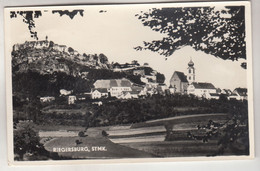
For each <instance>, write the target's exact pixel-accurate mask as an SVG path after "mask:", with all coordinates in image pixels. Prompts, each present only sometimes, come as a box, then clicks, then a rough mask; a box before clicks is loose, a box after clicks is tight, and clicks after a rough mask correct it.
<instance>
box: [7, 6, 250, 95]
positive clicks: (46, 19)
mask: <svg viewBox="0 0 260 171" xmlns="http://www.w3.org/2000/svg"><path fill="white" fill-rule="evenodd" d="M151 7H152V6H151V5H150V6H145V5H136V6H134V5H130V6H114V5H112V6H88V7H87V6H85V7H82V6H81V7H69V6H68V7H63V8H66V9H68V10H72V9H84V16H83V17H82V16H80V15H76V16H75V17H74V18H73V20H71V19H70V18H69V16H66V15H64V16H62V17H60V16H59V14H57V13H56V14H52V13H51V10H52V9H59V8H58V7H52V8H44V9H43V8H41V10H42V17H40V18H36V19H35V25H36V28H35V29H34V30H35V31H37V32H38V37H39V40H43V39H45V37H46V36H48V40H52V41H54V43H56V44H60V45H66V46H68V47H72V48H73V49H75V50H77V51H78V52H79V53H86V54H94V53H97V54H100V53H103V54H105V55H106V56H107V57H108V60H109V62H119V63H125V62H128V63H129V62H131V61H132V60H137V61H138V62H139V63H140V64H143V63H145V62H147V63H149V65H150V66H151V67H152V68H153V69H155V70H157V71H158V72H160V73H163V74H164V75H165V77H166V80H165V83H166V84H167V85H169V80H170V78H171V76H172V74H173V73H174V71H181V72H184V73H187V67H188V62H189V61H190V59H192V60H193V62H194V64H195V65H194V67H195V70H196V71H195V72H196V73H195V74H196V81H197V82H210V83H212V84H213V85H215V87H216V88H222V89H223V88H228V89H231V90H233V89H235V88H237V87H247V86H246V85H247V84H246V82H247V81H246V80H247V78H246V75H247V70H245V69H243V68H242V67H241V66H240V64H241V62H244V60H239V61H234V62H233V61H230V60H222V59H220V58H217V57H215V56H212V55H209V54H206V53H204V52H202V51H196V50H194V49H193V48H192V47H189V46H185V47H182V48H180V49H179V50H177V51H175V52H174V53H173V54H172V55H171V56H169V57H168V59H167V60H165V57H164V56H162V55H159V54H158V53H156V52H152V51H150V50H143V51H136V50H135V49H134V47H136V46H140V45H143V41H148V42H149V41H152V40H161V39H162V38H163V37H164V36H165V35H163V34H161V33H158V32H155V31H152V30H151V29H150V28H149V27H145V26H143V25H142V23H141V21H140V20H138V19H137V17H135V14H137V13H140V11H147V10H149V9H150V8H151ZM218 8H222V7H218ZM100 10H106V11H107V12H105V13H99V11H100ZM6 16H8V14H6ZM6 18H7V20H6V25H7V27H8V30H7V29H6V37H8V40H9V42H10V45H13V44H16V43H24V42H25V41H26V40H27V41H31V40H33V39H32V38H30V33H29V30H28V28H27V25H26V24H25V23H23V22H22V18H21V16H18V17H17V18H13V19H10V18H9V17H6ZM9 51H11V47H9Z"/></svg>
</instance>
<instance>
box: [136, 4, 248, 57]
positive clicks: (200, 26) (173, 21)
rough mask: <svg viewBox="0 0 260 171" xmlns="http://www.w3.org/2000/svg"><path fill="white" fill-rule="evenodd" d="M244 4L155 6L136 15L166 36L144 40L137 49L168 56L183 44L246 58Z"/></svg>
mask: <svg viewBox="0 0 260 171" xmlns="http://www.w3.org/2000/svg"><path fill="white" fill-rule="evenodd" d="M244 13H245V7H244V6H226V7H225V8H222V9H221V10H219V9H216V8H214V7H184V8H162V9H152V10H149V11H148V12H141V13H140V14H136V16H137V17H138V19H139V20H141V22H142V23H143V25H144V26H148V27H150V28H151V29H152V30H153V31H157V32H160V33H163V34H164V35H166V36H165V37H164V38H163V39H162V40H153V41H152V42H144V45H143V46H138V47H135V49H136V50H143V49H149V50H151V51H154V52H158V53H160V54H161V55H164V56H166V57H168V56H170V55H172V54H173V53H174V52H175V51H176V50H177V49H180V48H181V47H183V46H187V45H188V46H192V47H193V48H194V49H196V50H201V51H204V52H205V53H207V54H211V55H214V56H216V57H219V58H222V59H225V60H226V59H229V60H238V59H239V58H242V59H246V42H245V14H244Z"/></svg>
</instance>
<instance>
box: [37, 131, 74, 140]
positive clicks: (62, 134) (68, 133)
mask: <svg viewBox="0 0 260 171" xmlns="http://www.w3.org/2000/svg"><path fill="white" fill-rule="evenodd" d="M76 136H78V132H76V131H66V130H59V131H39V137H41V138H44V137H76Z"/></svg>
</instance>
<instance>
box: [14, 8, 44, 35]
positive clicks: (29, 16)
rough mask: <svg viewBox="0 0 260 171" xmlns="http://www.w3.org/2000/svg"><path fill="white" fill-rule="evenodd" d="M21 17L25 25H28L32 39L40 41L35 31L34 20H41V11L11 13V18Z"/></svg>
mask: <svg viewBox="0 0 260 171" xmlns="http://www.w3.org/2000/svg"><path fill="white" fill-rule="evenodd" d="M18 15H20V16H22V17H23V22H24V23H25V24H28V29H29V31H30V34H31V37H32V38H35V39H36V40H38V36H37V32H36V31H34V29H33V28H35V21H34V18H39V17H40V16H42V12H41V11H37V10H36V11H11V12H10V18H17V16H18Z"/></svg>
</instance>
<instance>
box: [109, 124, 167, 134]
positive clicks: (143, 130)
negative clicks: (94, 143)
mask: <svg viewBox="0 0 260 171" xmlns="http://www.w3.org/2000/svg"><path fill="white" fill-rule="evenodd" d="M165 131H166V129H165V127H164V126H155V127H145V128H136V129H130V128H128V129H113V130H110V129H109V130H108V131H107V133H108V134H109V135H110V136H116V135H135V134H145V133H156V132H165Z"/></svg>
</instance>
